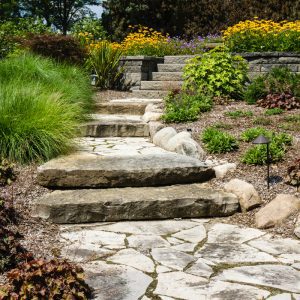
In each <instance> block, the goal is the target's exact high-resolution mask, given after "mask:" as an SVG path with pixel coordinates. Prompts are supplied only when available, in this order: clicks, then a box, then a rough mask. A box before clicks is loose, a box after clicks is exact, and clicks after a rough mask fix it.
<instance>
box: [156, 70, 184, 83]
mask: <svg viewBox="0 0 300 300" xmlns="http://www.w3.org/2000/svg"><path fill="white" fill-rule="evenodd" d="M182 75H183V72H153V73H152V79H153V80H156V81H164V80H167V81H169V80H173V81H175V80H177V81H181V80H183V78H182Z"/></svg>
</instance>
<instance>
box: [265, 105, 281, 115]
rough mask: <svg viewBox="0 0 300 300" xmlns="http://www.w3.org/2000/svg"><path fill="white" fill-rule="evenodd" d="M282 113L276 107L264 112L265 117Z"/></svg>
mask: <svg viewBox="0 0 300 300" xmlns="http://www.w3.org/2000/svg"><path fill="white" fill-rule="evenodd" d="M283 111H284V110H283V109H281V108H278V107H275V108H270V109H267V110H266V111H265V115H266V116H274V115H280V114H282V113H283Z"/></svg>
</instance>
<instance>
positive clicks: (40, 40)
mask: <svg viewBox="0 0 300 300" xmlns="http://www.w3.org/2000/svg"><path fill="white" fill-rule="evenodd" d="M23 46H24V47H26V48H28V49H29V50H30V51H31V52H33V53H34V54H38V55H42V56H44V57H50V58H53V59H55V60H56V61H58V62H67V63H72V64H77V65H81V64H83V62H84V59H85V57H86V52H85V50H84V48H83V46H82V45H81V44H80V43H79V42H78V41H77V40H76V39H75V38H73V37H72V36H70V35H69V36H66V35H62V34H39V35H33V34H31V35H29V36H28V38H26V39H24V40H23Z"/></svg>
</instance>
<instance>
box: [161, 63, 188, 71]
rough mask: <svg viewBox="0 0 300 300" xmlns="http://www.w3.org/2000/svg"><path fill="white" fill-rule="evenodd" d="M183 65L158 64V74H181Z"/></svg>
mask: <svg viewBox="0 0 300 300" xmlns="http://www.w3.org/2000/svg"><path fill="white" fill-rule="evenodd" d="M184 66H185V65H184V64H177V65H176V64H158V65H157V69H158V72H183V68H184Z"/></svg>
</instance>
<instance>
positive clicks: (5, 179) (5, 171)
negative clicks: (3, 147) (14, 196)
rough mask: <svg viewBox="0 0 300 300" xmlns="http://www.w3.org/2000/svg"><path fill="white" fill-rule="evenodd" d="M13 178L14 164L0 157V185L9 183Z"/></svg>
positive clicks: (14, 176) (14, 175)
mask: <svg viewBox="0 0 300 300" xmlns="http://www.w3.org/2000/svg"><path fill="white" fill-rule="evenodd" d="M15 178H16V174H15V172H14V164H12V163H10V162H9V161H8V160H6V159H1V158H0V186H3V185H6V184H10V183H11V182H12V181H13V180H15Z"/></svg>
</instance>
